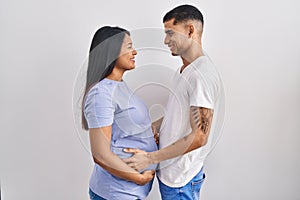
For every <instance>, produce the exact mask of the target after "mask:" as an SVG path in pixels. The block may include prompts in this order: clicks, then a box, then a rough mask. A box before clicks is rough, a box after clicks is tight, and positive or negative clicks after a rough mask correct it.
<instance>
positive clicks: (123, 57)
mask: <svg viewBox="0 0 300 200" xmlns="http://www.w3.org/2000/svg"><path fill="white" fill-rule="evenodd" d="M136 54H137V52H136V50H135V49H134V48H133V44H132V41H131V38H130V33H129V32H128V31H126V30H125V29H122V28H119V27H109V26H105V27H102V28H100V29H99V30H97V31H96V33H95V35H94V37H93V40H92V44H91V47H90V52H89V63H88V69H87V80H86V87H85V93H84V98H83V104H82V105H83V106H82V124H83V128H84V129H85V130H89V136H90V144H91V152H92V156H93V159H94V162H95V166H94V170H93V172H92V175H91V178H90V185H89V187H90V190H89V194H90V199H107V200H114V199H118V200H120V199H122V200H133V199H144V198H146V196H147V195H148V193H149V192H150V190H151V187H152V182H153V177H154V170H155V168H156V165H152V166H150V167H149V168H147V169H146V170H145V171H140V172H139V171H136V170H134V169H132V168H131V167H129V166H128V165H127V164H126V163H125V162H124V161H123V160H122V159H124V158H128V157H130V156H131V154H129V153H125V152H124V151H123V149H124V148H137V149H142V150H144V151H147V152H149V151H156V150H157V145H156V143H155V140H154V137H153V132H152V130H151V120H150V117H149V113H148V109H147V107H146V105H145V103H144V102H143V101H142V100H141V99H139V98H138V97H137V96H136V95H135V94H134V93H133V92H132V91H131V90H130V89H129V87H128V86H127V84H126V83H125V82H124V81H123V78H122V77H123V74H124V72H125V71H127V70H131V69H134V68H135V60H134V58H135V56H136Z"/></svg>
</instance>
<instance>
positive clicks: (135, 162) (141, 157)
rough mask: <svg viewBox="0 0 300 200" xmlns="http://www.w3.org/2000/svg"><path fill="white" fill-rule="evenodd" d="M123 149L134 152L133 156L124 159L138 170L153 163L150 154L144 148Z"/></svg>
mask: <svg viewBox="0 0 300 200" xmlns="http://www.w3.org/2000/svg"><path fill="white" fill-rule="evenodd" d="M123 151H124V152H126V153H133V156H132V157H130V158H126V159H123V161H124V162H125V163H126V164H127V165H128V166H130V167H131V168H133V169H135V170H137V171H141V170H143V169H146V168H147V167H148V166H149V165H151V164H153V162H152V160H151V157H150V154H149V153H147V152H145V151H143V150H139V149H131V148H125V149H123Z"/></svg>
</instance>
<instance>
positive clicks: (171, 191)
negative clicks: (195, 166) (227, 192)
mask: <svg viewBox="0 0 300 200" xmlns="http://www.w3.org/2000/svg"><path fill="white" fill-rule="evenodd" d="M204 179H205V174H204V173H203V170H202V169H201V170H200V172H199V173H198V174H197V175H196V176H195V177H194V178H193V179H192V180H191V181H190V182H188V183H187V184H186V185H184V186H182V187H177V188H173V187H169V186H167V185H165V184H163V183H162V182H161V181H160V180H159V179H158V183H159V189H160V194H161V198H162V200H199V199H200V189H201V186H202V184H203V181H204Z"/></svg>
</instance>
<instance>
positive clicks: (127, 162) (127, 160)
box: [123, 157, 133, 164]
mask: <svg viewBox="0 0 300 200" xmlns="http://www.w3.org/2000/svg"><path fill="white" fill-rule="evenodd" d="M123 161H124V162H125V163H126V164H129V163H132V162H133V161H132V157H130V158H124V159H123Z"/></svg>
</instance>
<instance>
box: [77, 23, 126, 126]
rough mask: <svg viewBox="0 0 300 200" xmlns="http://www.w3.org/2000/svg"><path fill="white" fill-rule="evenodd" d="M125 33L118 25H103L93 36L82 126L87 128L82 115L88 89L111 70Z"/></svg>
mask: <svg viewBox="0 0 300 200" xmlns="http://www.w3.org/2000/svg"><path fill="white" fill-rule="evenodd" d="M125 34H128V35H130V33H129V32H128V31H127V30H125V29H123V28H120V27H110V26H104V27H102V28H100V29H98V30H97V31H96V33H95V35H94V37H93V40H92V44H91V48H90V52H89V61H88V69H87V76H86V85H85V91H84V95H83V99H82V127H83V129H85V130H88V124H87V121H86V119H85V116H84V100H85V97H86V95H87V93H88V92H89V90H90V89H91V88H92V87H93V86H94V85H95V84H97V83H98V82H99V81H101V80H102V79H104V78H105V77H107V76H108V75H109V74H111V72H112V71H113V68H114V66H115V63H116V60H117V59H118V57H119V54H120V51H121V47H122V44H123V40H124V37H125Z"/></svg>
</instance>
